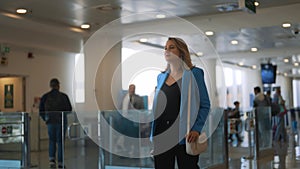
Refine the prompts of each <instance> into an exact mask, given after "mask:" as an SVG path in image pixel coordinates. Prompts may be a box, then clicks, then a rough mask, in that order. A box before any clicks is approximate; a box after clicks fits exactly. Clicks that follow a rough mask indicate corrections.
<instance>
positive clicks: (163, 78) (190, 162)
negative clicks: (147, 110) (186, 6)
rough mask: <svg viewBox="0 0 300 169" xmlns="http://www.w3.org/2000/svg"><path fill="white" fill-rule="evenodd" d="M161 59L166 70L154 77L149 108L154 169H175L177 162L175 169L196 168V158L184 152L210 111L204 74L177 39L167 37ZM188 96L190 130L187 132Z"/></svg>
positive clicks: (185, 46)
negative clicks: (152, 95) (152, 96)
mask: <svg viewBox="0 0 300 169" xmlns="http://www.w3.org/2000/svg"><path fill="white" fill-rule="evenodd" d="M164 57H165V60H166V61H167V68H166V70H165V71H163V72H162V73H160V74H159V75H158V77H157V88H156V93H155V97H154V101H153V109H152V110H153V113H154V118H155V120H154V121H153V123H152V130H151V137H150V138H151V140H152V141H153V143H154V151H153V155H154V166H155V169H175V161H177V166H178V168H179V169H199V166H198V160H199V155H195V156H192V155H189V154H187V153H186V145H185V140H186V139H187V141H188V142H195V141H196V140H197V138H198V137H199V135H200V133H201V131H202V128H203V126H204V124H205V121H206V119H207V116H208V113H209V111H210V100H209V96H208V91H207V88H206V85H205V81H204V72H203V70H202V69H200V68H198V67H195V66H194V65H192V63H191V57H190V53H189V50H188V46H187V44H186V43H185V42H184V41H183V40H182V39H180V38H176V37H170V38H168V40H167V42H166V45H165V53H164ZM189 88H190V90H189ZM189 91H191V92H189ZM188 93H190V96H189V94H188ZM188 97H190V98H191V104H190V110H191V111H190V112H191V118H190V119H191V129H189V132H188V133H187V130H188V129H187V110H188V106H189V105H187V103H188ZM200 98H201V99H200Z"/></svg>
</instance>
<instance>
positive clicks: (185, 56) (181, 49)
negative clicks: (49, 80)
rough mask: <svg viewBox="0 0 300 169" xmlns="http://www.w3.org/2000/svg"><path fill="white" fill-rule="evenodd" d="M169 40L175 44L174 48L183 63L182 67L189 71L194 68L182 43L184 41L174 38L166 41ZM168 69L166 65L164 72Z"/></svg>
mask: <svg viewBox="0 0 300 169" xmlns="http://www.w3.org/2000/svg"><path fill="white" fill-rule="evenodd" d="M169 40H171V41H173V42H174V43H175V45H176V47H177V48H178V50H179V58H180V59H181V60H182V61H183V62H184V63H185V65H184V67H186V66H187V67H188V69H191V68H192V67H194V65H193V64H192V60H191V55H190V52H189V49H188V46H187V44H186V43H185V42H184V40H182V39H181V38H176V37H169V38H168V41H169ZM169 68H170V65H169V64H168V65H167V68H166V70H168V69H169Z"/></svg>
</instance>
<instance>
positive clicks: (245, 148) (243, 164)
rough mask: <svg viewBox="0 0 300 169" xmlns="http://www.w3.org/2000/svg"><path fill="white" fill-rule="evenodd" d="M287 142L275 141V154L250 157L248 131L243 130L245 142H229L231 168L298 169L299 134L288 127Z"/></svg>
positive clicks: (299, 160) (299, 161)
mask: <svg viewBox="0 0 300 169" xmlns="http://www.w3.org/2000/svg"><path fill="white" fill-rule="evenodd" d="M287 133H288V139H287V141H286V142H283V141H279V142H278V141H273V142H272V145H273V150H274V156H273V155H271V156H266V157H262V158H260V159H258V160H254V159H251V158H250V159H248V157H249V156H251V155H252V154H250V148H249V141H248V137H247V136H248V134H247V132H243V133H242V135H243V136H244V139H243V140H244V141H243V142H238V141H237V140H236V139H234V140H233V141H232V142H229V143H228V145H229V168H230V169H239V168H241V169H244V168H246V169H296V168H300V144H299V143H300V142H299V137H298V136H299V134H298V133H292V132H290V130H289V129H287Z"/></svg>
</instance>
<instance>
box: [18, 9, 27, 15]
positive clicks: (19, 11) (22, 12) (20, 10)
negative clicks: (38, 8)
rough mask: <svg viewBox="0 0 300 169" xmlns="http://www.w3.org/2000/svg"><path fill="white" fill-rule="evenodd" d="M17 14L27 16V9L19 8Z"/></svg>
mask: <svg viewBox="0 0 300 169" xmlns="http://www.w3.org/2000/svg"><path fill="white" fill-rule="evenodd" d="M16 12H17V13H18V14H26V13H27V9H25V8H18V9H17V10H16Z"/></svg>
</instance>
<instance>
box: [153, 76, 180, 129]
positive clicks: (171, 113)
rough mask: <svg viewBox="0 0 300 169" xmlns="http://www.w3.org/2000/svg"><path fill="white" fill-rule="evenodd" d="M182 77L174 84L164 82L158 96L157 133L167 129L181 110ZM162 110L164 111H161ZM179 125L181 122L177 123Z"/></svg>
mask: <svg viewBox="0 0 300 169" xmlns="http://www.w3.org/2000/svg"><path fill="white" fill-rule="evenodd" d="M180 88H181V79H179V80H178V81H177V82H175V83H173V84H172V85H170V86H168V85H167V84H166V83H164V84H163V86H162V88H161V91H160V92H159V94H158V97H157V105H158V111H157V112H156V115H155V116H156V127H155V133H154V134H155V135H157V134H160V133H162V132H164V131H165V130H167V129H168V128H169V127H170V126H171V125H172V124H173V123H174V122H175V121H176V118H177V117H178V115H179V111H180V99H181V92H180ZM161 112H162V113H161ZM177 125H179V123H177Z"/></svg>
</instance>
